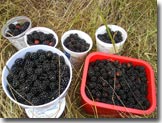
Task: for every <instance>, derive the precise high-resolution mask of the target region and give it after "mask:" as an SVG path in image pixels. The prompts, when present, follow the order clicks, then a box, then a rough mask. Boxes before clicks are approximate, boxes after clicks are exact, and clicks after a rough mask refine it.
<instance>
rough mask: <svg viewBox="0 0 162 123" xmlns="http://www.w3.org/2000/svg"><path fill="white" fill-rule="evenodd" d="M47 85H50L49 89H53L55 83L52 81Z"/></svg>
mask: <svg viewBox="0 0 162 123" xmlns="http://www.w3.org/2000/svg"><path fill="white" fill-rule="evenodd" d="M49 87H50V89H51V90H54V89H55V83H54V82H53V83H50V85H49Z"/></svg>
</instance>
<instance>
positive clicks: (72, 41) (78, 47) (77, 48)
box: [64, 34, 90, 52]
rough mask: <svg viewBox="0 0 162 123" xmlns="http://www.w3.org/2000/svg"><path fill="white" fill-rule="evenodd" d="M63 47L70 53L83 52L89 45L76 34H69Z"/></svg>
mask: <svg viewBox="0 0 162 123" xmlns="http://www.w3.org/2000/svg"><path fill="white" fill-rule="evenodd" d="M64 45H65V46H66V47H67V48H68V49H69V50H71V51H74V52H84V51H86V50H88V49H89V46H90V45H89V44H88V43H87V42H86V41H85V40H84V39H81V38H80V37H79V36H78V34H70V36H69V37H67V38H66V39H65V41H64Z"/></svg>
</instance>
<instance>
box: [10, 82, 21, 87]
mask: <svg viewBox="0 0 162 123" xmlns="http://www.w3.org/2000/svg"><path fill="white" fill-rule="evenodd" d="M19 84H20V83H19V81H18V80H13V81H12V83H11V86H12V87H13V88H18V87H19Z"/></svg>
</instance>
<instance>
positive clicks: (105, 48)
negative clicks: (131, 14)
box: [95, 25, 127, 54]
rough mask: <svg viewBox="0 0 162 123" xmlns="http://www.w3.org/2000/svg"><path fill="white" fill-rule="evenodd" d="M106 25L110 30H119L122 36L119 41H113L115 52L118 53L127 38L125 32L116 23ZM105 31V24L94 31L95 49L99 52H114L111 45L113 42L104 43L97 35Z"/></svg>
mask: <svg viewBox="0 0 162 123" xmlns="http://www.w3.org/2000/svg"><path fill="white" fill-rule="evenodd" d="M108 27H109V28H110V29H111V30H112V31H120V32H121V34H122V37H123V40H122V41H121V42H119V43H115V48H116V53H119V52H120V51H121V50H122V48H123V45H124V43H125V41H126V39H127V32H126V31H125V30H124V29H123V28H122V27H120V26H117V25H108ZM104 33H106V27H105V25H103V26H100V27H99V28H98V29H97V30H96V33H95V37H96V45H97V51H99V52H104V53H110V54H115V50H114V47H113V44H109V43H105V42H103V41H101V40H100V39H99V38H98V37H97V36H98V35H99V34H104Z"/></svg>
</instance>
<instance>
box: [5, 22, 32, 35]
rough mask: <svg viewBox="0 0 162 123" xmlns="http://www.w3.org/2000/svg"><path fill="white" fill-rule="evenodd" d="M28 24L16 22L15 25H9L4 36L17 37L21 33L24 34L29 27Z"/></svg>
mask: <svg viewBox="0 0 162 123" xmlns="http://www.w3.org/2000/svg"><path fill="white" fill-rule="evenodd" d="M29 25H30V23H29V22H28V21H25V22H21V23H20V22H18V23H16V24H14V23H11V24H10V25H9V26H8V28H9V30H8V31H7V32H6V36H7V37H11V36H17V35H19V34H21V33H22V32H24V31H25V30H26V29H27V28H28V27H29Z"/></svg>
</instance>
